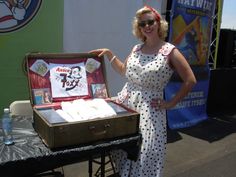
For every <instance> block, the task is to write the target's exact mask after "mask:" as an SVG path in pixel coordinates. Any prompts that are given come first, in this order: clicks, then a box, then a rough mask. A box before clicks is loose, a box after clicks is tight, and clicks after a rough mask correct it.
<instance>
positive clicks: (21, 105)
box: [10, 100, 33, 116]
mask: <svg viewBox="0 0 236 177" xmlns="http://www.w3.org/2000/svg"><path fill="white" fill-rule="evenodd" d="M10 112H11V115H12V116H33V109H32V106H31V103H30V100H16V101H13V102H12V103H11V104H10Z"/></svg>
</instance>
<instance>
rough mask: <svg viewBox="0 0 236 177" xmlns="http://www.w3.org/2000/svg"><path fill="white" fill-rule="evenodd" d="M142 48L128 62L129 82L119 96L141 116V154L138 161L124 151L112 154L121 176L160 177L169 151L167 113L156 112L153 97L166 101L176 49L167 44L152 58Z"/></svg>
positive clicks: (134, 52)
mask: <svg viewBox="0 0 236 177" xmlns="http://www.w3.org/2000/svg"><path fill="white" fill-rule="evenodd" d="M140 48H141V45H137V46H136V49H135V50H134V51H133V52H132V53H131V55H130V57H129V59H128V63H127V71H126V77H127V78H128V82H127V83H126V85H125V86H124V88H123V89H122V91H121V93H119V94H120V95H122V98H125V99H126V100H125V101H124V100H122V102H123V103H125V104H127V106H128V107H130V108H132V109H135V110H136V111H138V112H139V113H140V125H139V128H140V132H141V134H142V145H141V150H140V154H139V157H138V160H137V161H135V162H134V161H130V160H129V159H127V154H126V153H125V152H124V151H122V150H116V151H113V152H112V157H113V161H114V163H115V164H116V169H117V171H118V172H119V174H120V176H121V177H161V176H162V171H163V162H164V157H165V150H166V111H165V110H158V111H157V110H156V109H155V108H152V107H151V105H150V103H151V100H152V99H154V98H163V89H164V87H165V86H166V84H167V83H168V81H169V79H170V77H171V75H172V73H173V70H172V69H171V67H170V66H169V64H168V55H169V53H170V52H171V51H172V50H173V48H174V46H173V45H171V44H170V43H166V44H165V45H164V46H163V47H162V49H160V50H159V52H158V53H156V54H152V55H147V54H143V53H142V52H141V50H139V49H140ZM119 94H118V95H119Z"/></svg>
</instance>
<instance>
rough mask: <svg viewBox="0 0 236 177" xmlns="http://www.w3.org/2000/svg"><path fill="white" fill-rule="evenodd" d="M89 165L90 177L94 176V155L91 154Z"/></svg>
mask: <svg viewBox="0 0 236 177" xmlns="http://www.w3.org/2000/svg"><path fill="white" fill-rule="evenodd" d="M88 163H89V164H88V166H89V169H88V173H89V177H92V176H93V158H92V156H89V161H88Z"/></svg>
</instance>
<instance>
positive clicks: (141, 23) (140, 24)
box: [138, 20, 156, 28]
mask: <svg viewBox="0 0 236 177" xmlns="http://www.w3.org/2000/svg"><path fill="white" fill-rule="evenodd" d="M155 21H156V20H146V21H141V22H139V23H138V26H140V27H142V28H144V27H145V26H146V25H148V26H152V25H153V24H154V23H155Z"/></svg>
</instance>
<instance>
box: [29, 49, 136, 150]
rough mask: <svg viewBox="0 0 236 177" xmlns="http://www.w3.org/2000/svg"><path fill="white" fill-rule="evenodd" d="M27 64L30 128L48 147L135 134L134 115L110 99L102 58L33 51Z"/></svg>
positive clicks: (89, 142)
mask: <svg viewBox="0 0 236 177" xmlns="http://www.w3.org/2000/svg"><path fill="white" fill-rule="evenodd" d="M26 66H27V74H28V83H29V89H30V99H31V103H32V107H33V113H34V116H33V119H34V128H35V130H36V131H37V132H38V134H39V136H40V137H41V138H42V140H43V141H44V143H45V144H46V145H47V146H48V147H49V148H58V147H65V146H73V145H83V144H94V143H98V142H100V141H107V140H113V139H119V138H121V137H128V136H131V135H135V134H138V133H139V113H137V112H135V111H134V110H131V109H129V108H127V107H125V106H124V105H121V104H119V103H116V102H114V101H112V100H111V99H110V98H109V94H108V89H107V84H106V78H105V77H106V74H105V67H104V60H103V58H100V57H98V56H96V55H92V54H87V53H70V54H65V53H64V54H62V53H61V54H56V53H37V54H33V53H32V54H28V55H26ZM103 104H104V105H103ZM101 105H103V107H102V106H101ZM90 106H91V107H90ZM99 106H100V107H99ZM106 106H109V109H107V108H108V107H106ZM100 108H102V109H104V110H102V109H100ZM110 108H112V109H110ZM108 110H109V111H108ZM79 111H80V112H79ZM96 111H98V112H96ZM108 112H109V113H108ZM98 113H99V114H98ZM114 113H115V114H114ZM68 115H69V116H68ZM101 115H102V116H101ZM96 116H97V117H96ZM91 117H92V119H91Z"/></svg>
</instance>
